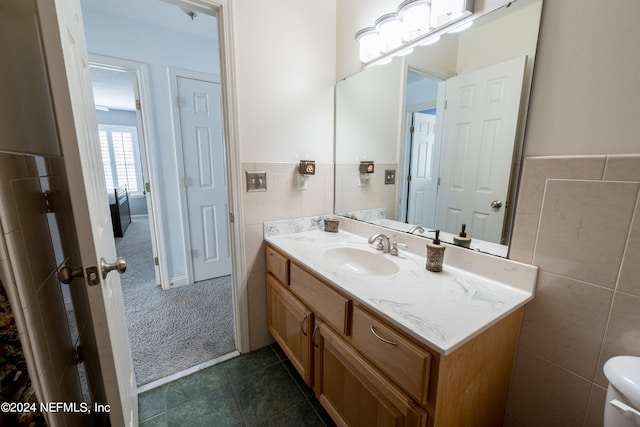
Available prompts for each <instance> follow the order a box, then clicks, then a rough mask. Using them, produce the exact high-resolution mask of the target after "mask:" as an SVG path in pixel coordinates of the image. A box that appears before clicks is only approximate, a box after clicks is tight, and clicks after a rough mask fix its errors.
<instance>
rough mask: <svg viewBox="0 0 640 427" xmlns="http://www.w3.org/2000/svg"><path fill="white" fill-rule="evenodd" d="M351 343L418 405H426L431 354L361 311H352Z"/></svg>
mask: <svg viewBox="0 0 640 427" xmlns="http://www.w3.org/2000/svg"><path fill="white" fill-rule="evenodd" d="M351 342H352V344H353V346H354V347H355V348H356V349H357V350H358V351H360V353H362V354H363V355H364V356H365V357H366V358H367V359H369V361H371V362H372V363H373V364H374V365H376V366H377V367H378V369H380V370H381V371H382V372H384V373H385V374H386V375H388V376H389V378H392V379H393V381H395V382H396V384H398V386H400V388H402V389H403V390H404V391H406V392H407V393H408V394H409V395H410V396H411V397H413V398H414V399H416V401H417V402H420V403H421V404H423V405H424V404H426V403H427V394H428V390H429V374H430V369H431V353H429V352H428V351H426V350H425V349H423V348H421V347H419V346H417V345H416V344H414V343H412V342H411V341H409V340H408V339H406V338H404V337H403V336H402V335H400V334H399V333H398V332H396V331H395V330H394V329H392V328H391V327H389V326H387V325H386V324H385V323H383V322H381V321H380V320H378V319H377V318H376V317H374V316H373V315H371V314H369V313H367V312H366V311H364V310H363V309H362V308H360V307H355V308H354V310H353V325H352V340H351Z"/></svg>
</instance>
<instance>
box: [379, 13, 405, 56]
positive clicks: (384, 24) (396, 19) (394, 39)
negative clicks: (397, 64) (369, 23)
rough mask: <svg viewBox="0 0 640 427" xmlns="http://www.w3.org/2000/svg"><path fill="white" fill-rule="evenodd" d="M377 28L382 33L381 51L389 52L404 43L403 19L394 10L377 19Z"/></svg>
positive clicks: (380, 40)
mask: <svg viewBox="0 0 640 427" xmlns="http://www.w3.org/2000/svg"><path fill="white" fill-rule="evenodd" d="M376 29H377V30H378V33H379V34H380V39H379V42H380V51H381V52H389V51H391V50H393V49H395V48H397V47H398V46H400V45H402V43H403V40H402V30H403V27H402V19H400V16H399V15H398V14H397V13H395V12H393V13H387V14H385V15H382V16H381V17H379V18H378V19H376Z"/></svg>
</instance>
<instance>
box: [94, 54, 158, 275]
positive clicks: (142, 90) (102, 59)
mask: <svg viewBox="0 0 640 427" xmlns="http://www.w3.org/2000/svg"><path fill="white" fill-rule="evenodd" d="M93 65H97V66H100V67H103V68H107V69H110V70H116V71H124V72H128V73H131V74H133V75H134V76H135V78H136V79H137V92H138V93H137V94H135V95H136V96H138V98H139V100H140V109H139V110H137V111H136V116H137V117H138V144H139V147H140V155H141V159H140V160H141V163H142V169H143V175H144V178H145V180H144V183H143V185H145V186H146V184H147V183H149V184H150V188H149V190H148V191H147V190H146V189H145V191H147V193H149V196H148V197H147V210H148V215H149V228H150V232H151V247H152V250H153V254H154V256H156V257H158V264H157V265H155V266H154V270H155V271H156V284H160V285H163V286H164V284H165V283H169V271H168V268H167V253H166V249H165V245H164V232H163V230H162V228H161V227H160V226H159V225H160V224H162V210H161V209H160V208H159V207H160V206H162V195H161V194H160V192H159V191H158V186H157V184H156V183H157V182H159V180H158V169H157V166H156V160H155V159H156V158H157V157H156V152H157V147H156V146H155V144H154V143H153V141H155V135H154V131H153V129H155V127H154V123H153V115H152V114H151V98H150V93H151V90H150V86H149V70H148V66H147V64H144V63H142V62H137V61H131V60H128V59H120V58H114V57H110V56H104V55H96V54H92V53H89V66H93Z"/></svg>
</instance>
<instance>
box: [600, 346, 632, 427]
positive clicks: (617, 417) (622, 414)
mask: <svg viewBox="0 0 640 427" xmlns="http://www.w3.org/2000/svg"><path fill="white" fill-rule="evenodd" d="M604 374H605V376H606V377H607V379H608V380H609V389H608V390H607V399H606V403H605V408H604V427H639V426H640V357H635V356H616V357H612V358H611V359H609V360H607V363H605V364H604Z"/></svg>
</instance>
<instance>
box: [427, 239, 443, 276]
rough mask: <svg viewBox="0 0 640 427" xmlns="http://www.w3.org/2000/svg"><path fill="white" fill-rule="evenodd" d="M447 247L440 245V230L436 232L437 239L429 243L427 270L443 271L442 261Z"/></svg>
mask: <svg viewBox="0 0 640 427" xmlns="http://www.w3.org/2000/svg"><path fill="white" fill-rule="evenodd" d="M445 248H446V246H445V245H443V244H442V243H440V230H436V238H435V239H433V241H431V242H428V243H427V270H429V271H434V272H439V271H442V261H443V259H444V250H445Z"/></svg>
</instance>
